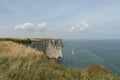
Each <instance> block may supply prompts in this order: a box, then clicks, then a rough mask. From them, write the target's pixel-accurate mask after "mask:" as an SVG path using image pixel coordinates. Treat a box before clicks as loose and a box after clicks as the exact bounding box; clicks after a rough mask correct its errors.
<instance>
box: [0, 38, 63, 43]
mask: <svg viewBox="0 0 120 80" xmlns="http://www.w3.org/2000/svg"><path fill="white" fill-rule="evenodd" d="M48 40H60V41H61V40H62V39H52V38H0V41H14V42H28V43H29V42H32V41H36V42H37V41H38V42H39V41H48Z"/></svg>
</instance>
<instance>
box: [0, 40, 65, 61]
mask: <svg viewBox="0 0 120 80" xmlns="http://www.w3.org/2000/svg"><path fill="white" fill-rule="evenodd" d="M0 41H13V42H17V43H20V44H23V45H26V46H29V47H32V48H34V49H36V50H39V51H41V52H43V53H45V54H46V55H47V56H48V57H49V58H50V59H51V58H55V59H58V58H62V48H63V43H62V39H40V38H0Z"/></svg>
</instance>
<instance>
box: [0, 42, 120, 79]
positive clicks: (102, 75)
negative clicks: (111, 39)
mask: <svg viewBox="0 0 120 80" xmlns="http://www.w3.org/2000/svg"><path fill="white" fill-rule="evenodd" d="M0 80H120V79H119V78H118V77H116V76H115V75H113V74H112V73H111V72H110V71H108V70H107V69H106V68H104V67H102V66H97V65H94V66H91V67H87V68H85V69H83V70H77V69H72V68H66V67H63V66H62V65H59V64H56V63H55V62H53V61H51V60H49V58H48V57H47V56H46V55H44V54H43V53H42V52H39V51H37V50H35V49H32V48H30V47H26V46H23V45H22V44H18V43H15V42H12V41H0Z"/></svg>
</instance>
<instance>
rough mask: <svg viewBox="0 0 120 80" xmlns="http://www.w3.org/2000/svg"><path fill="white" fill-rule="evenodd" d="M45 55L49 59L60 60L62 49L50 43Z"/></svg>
mask: <svg viewBox="0 0 120 80" xmlns="http://www.w3.org/2000/svg"><path fill="white" fill-rule="evenodd" d="M46 54H47V56H49V58H55V59H58V58H62V47H58V46H56V47H55V46H53V45H52V44H51V43H49V44H48V47H47V48H46Z"/></svg>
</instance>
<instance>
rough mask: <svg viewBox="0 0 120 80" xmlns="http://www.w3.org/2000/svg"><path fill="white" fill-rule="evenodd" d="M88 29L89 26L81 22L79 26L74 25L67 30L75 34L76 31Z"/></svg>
mask: <svg viewBox="0 0 120 80" xmlns="http://www.w3.org/2000/svg"><path fill="white" fill-rule="evenodd" d="M88 27H89V24H88V23H86V22H84V21H82V22H80V24H76V25H74V26H72V27H71V28H70V29H69V31H70V32H76V31H78V32H81V31H84V30H86V29H87V28H88Z"/></svg>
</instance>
